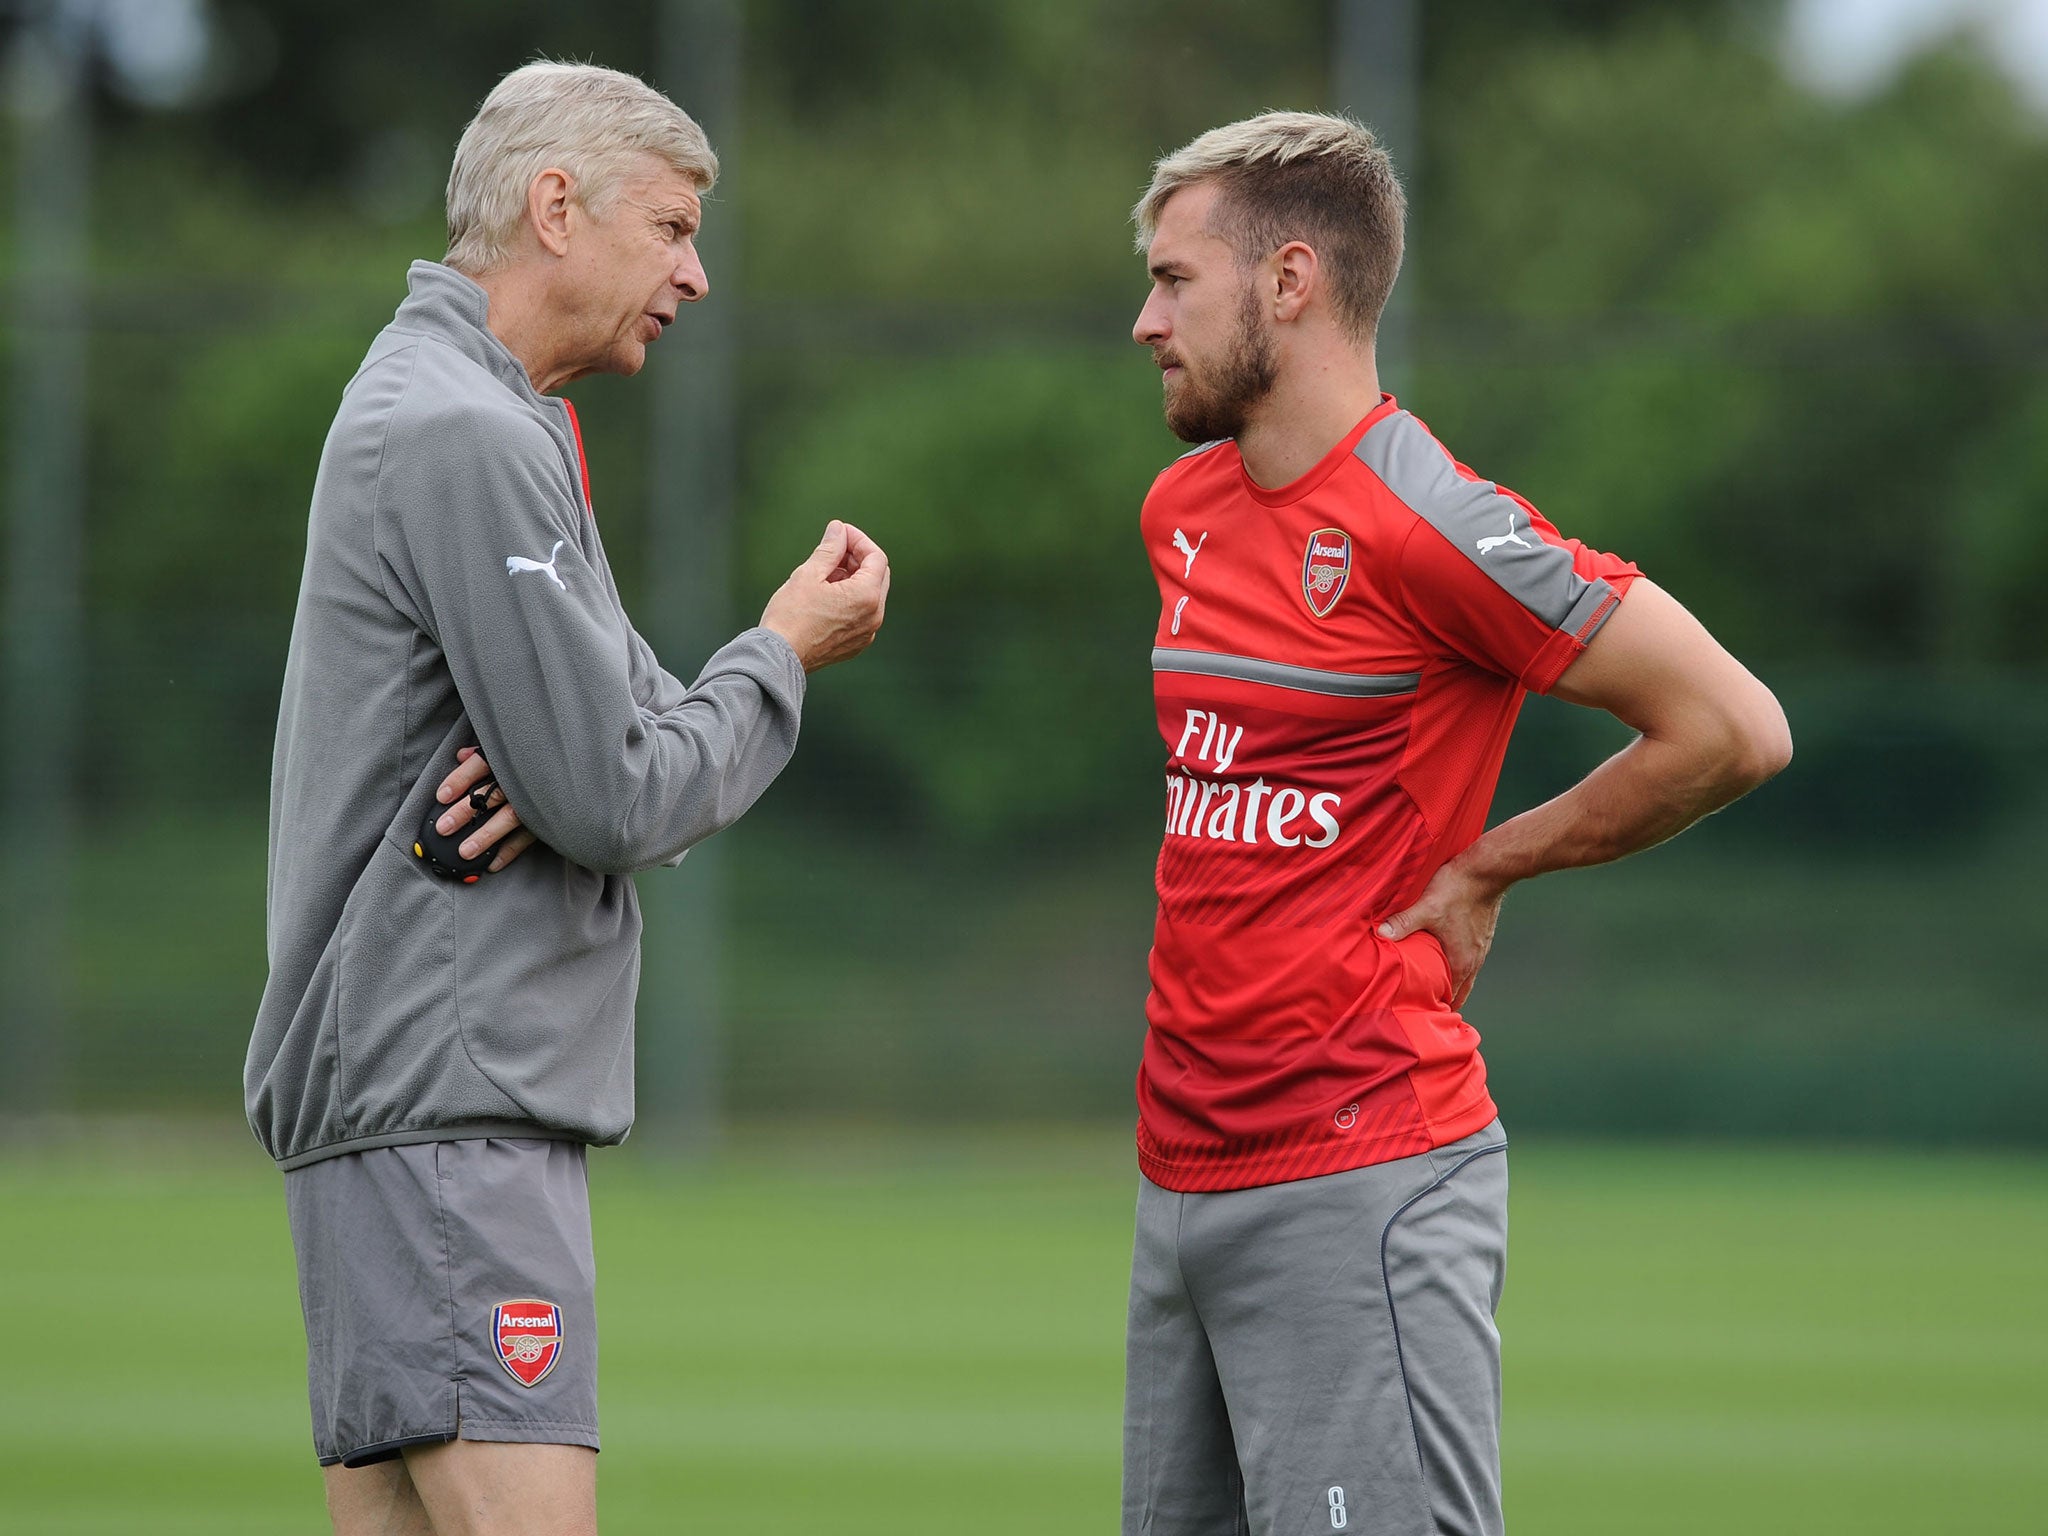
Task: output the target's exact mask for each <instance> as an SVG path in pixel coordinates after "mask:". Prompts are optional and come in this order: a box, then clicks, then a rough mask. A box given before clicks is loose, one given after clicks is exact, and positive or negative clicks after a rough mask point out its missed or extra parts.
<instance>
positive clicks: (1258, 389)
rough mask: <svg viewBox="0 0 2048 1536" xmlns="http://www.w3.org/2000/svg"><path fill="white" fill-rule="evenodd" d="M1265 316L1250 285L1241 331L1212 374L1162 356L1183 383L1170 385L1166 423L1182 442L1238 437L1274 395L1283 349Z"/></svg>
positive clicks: (1171, 356) (1239, 320) (1240, 313)
mask: <svg viewBox="0 0 2048 1536" xmlns="http://www.w3.org/2000/svg"><path fill="white" fill-rule="evenodd" d="M1263 318H1264V317H1263V314H1262V312H1261V311H1260V309H1259V301H1258V295H1257V294H1256V293H1254V292H1253V290H1252V287H1251V285H1250V284H1246V285H1245V290H1244V303H1243V305H1242V306H1241V307H1240V308H1239V310H1238V314H1237V333H1236V334H1235V335H1234V336H1232V337H1231V338H1230V349H1229V350H1228V351H1227V352H1225V353H1224V355H1223V357H1222V359H1221V360H1220V361H1219V362H1218V363H1217V364H1216V366H1215V371H1214V377H1207V376H1205V374H1197V373H1196V372H1195V370H1194V369H1193V368H1191V367H1189V366H1188V364H1187V361H1186V359H1185V358H1182V357H1179V356H1177V355H1175V354H1171V353H1169V354H1167V356H1166V357H1165V358H1164V359H1163V361H1166V362H1172V363H1178V364H1180V366H1181V369H1182V372H1181V377H1180V382H1179V384H1177V385H1175V384H1169V385H1167V387H1166V425H1167V427H1168V429H1169V430H1170V431H1172V433H1173V435H1174V436H1175V437H1177V438H1179V439H1180V440H1181V441H1182V442H1184V443H1211V442H1216V441H1218V440H1220V439H1222V438H1226V437H1236V436H1237V435H1238V434H1239V433H1240V432H1242V431H1244V428H1245V421H1246V419H1247V418H1248V417H1249V416H1250V414H1251V410H1252V407H1253V406H1255V405H1257V404H1258V403H1259V402H1260V401H1261V400H1263V399H1265V398H1266V396H1267V395H1269V394H1271V393H1272V390H1273V380H1274V379H1275V377H1276V376H1277V375H1278V373H1279V370H1280V359H1279V348H1278V347H1276V346H1275V345H1274V342H1273V335H1272V333H1271V332H1270V331H1268V330H1267V329H1266V328H1265V326H1264V325H1263V324H1262V321H1263Z"/></svg>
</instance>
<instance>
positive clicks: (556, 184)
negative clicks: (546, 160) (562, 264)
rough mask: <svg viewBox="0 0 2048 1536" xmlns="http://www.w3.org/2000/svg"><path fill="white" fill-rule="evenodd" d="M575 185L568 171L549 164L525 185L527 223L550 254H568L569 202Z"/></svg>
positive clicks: (534, 235)
mask: <svg viewBox="0 0 2048 1536" xmlns="http://www.w3.org/2000/svg"><path fill="white" fill-rule="evenodd" d="M575 189H576V183H575V181H574V180H573V179H572V178H571V177H570V175H569V173H568V172H567V171H564V170H559V169H557V168H556V167H554V166H549V167H548V168H547V169H546V170H544V171H542V172H541V173H540V174H539V175H538V176H536V177H534V178H533V182H532V184H531V185H529V186H528V187H527V189H526V224H527V227H528V228H529V229H531V230H532V231H533V237H534V238H535V239H536V240H538V241H539V242H540V246H541V249H542V250H544V251H546V252H547V253H548V254H549V255H550V256H566V255H568V254H569V205H570V203H571V202H572V201H573V198H572V194H573V193H574V191H575Z"/></svg>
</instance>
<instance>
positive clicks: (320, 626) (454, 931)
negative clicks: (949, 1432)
mask: <svg viewBox="0 0 2048 1536" xmlns="http://www.w3.org/2000/svg"><path fill="white" fill-rule="evenodd" d="M716 173H717V161H716V159H715V158H714V156H713V154H712V152H711V148H710V146H709V145H708V144H707V143H706V142H705V140H704V135H703V133H702V132H701V131H700V130H699V128H698V127H697V125H696V124H695V123H694V122H693V121H691V119H690V118H689V117H688V116H687V115H686V114H685V113H684V112H682V111H681V110H680V109H679V108H678V107H676V106H675V104H674V103H672V102H670V101H668V100H667V99H666V98H665V97H663V96H662V95H660V94H659V93H658V92H656V91H654V90H652V89H650V88H649V87H647V86H646V85H644V84H642V83H641V82H640V81H638V80H635V79H633V78H632V77H630V76H627V75H621V74H617V73H614V72H613V71H610V70H603V69H596V68H591V67H586V66H576V65H557V64H534V65H529V66H528V67H526V68H524V69H521V70H518V71H516V72H514V73H513V74H511V75H509V76H507V77H506V79H505V80H504V81H502V82H501V83H500V84H499V85H498V87H497V88H496V89H495V90H494V91H492V92H491V94H490V96H489V98H488V99H487V100H486V101H485V102H484V104H483V106H482V108H481V109H480V110H479V111H478V113H477V115H476V117H475V119H474V121H472V122H471V123H470V125H469V127H468V129H467V130H466V131H465V132H464V134H463V136H462V140H461V143H460V145H459V146H458V147H457V150H456V154H455V165H454V170H453V173H452V174H451V176H450V178H449V184H448V221H449V237H450V238H449V250H448V255H447V260H446V263H445V264H437V263H433V262H416V263H415V264H414V265H413V268H412V271H411V274H410V293H409V295H408V297H407V298H406V300H405V302H404V303H403V304H401V305H400V306H399V309H398V312H397V315H396V316H395V318H394V319H393V320H392V322H391V324H390V325H389V326H387V327H386V328H385V330H384V331H383V332H382V333H381V334H380V335H379V336H378V337H377V339H376V341H375V342H374V343H373V344H372V345H371V347H370V351H369V355H368V356H367V357H366V358H365V359H364V362H363V365H362V367H361V369H360V370H359V371H358V372H357V374H356V376H355V378H354V380H353V381H352V382H351V383H350V384H349V386H348V389H347V391H346V392H345V394H344V395H343V398H342V403H341V407H340V410H339V412H338V413H337V415H336V417H335V421H334V426H333V429H332V431H331V432H330V434H329V436H328V440H327V446H326V450H325V452H324V453H323V454H322V456H321V462H320V471H319V476H318V479H317V481H316V483H315V486H314V491H313V503H312V513H311V520H310V526H309V531H308V538H307V554H306V568H305V576H304V581H303V584H302V587H301V590H300V595H299V605H298V615H297V620H296V622H295V624H294V627H293V633H292V645H291V654H290V659H289V662H288V664H287V668H286V675H285V686H284V699H283V705H282V709H281V712H280V716H279V722H278V735H277V752H276V758H275V763H274V767H273V778H272V802H271V806H272V809H271V840H270V888H269V948H270V980H269V985H268V987H267V988H266V990H265V993H264V997H263V1002H262V1007H261V1011H260V1013H259V1015H258V1018H257V1022H256V1029H255V1035H254V1039H253V1040H252V1041H251V1044H250V1049H249V1059H248V1065H247V1070H246V1092H247V1099H248V1110H249V1118H250V1122H251V1124H252V1126H253V1127H254V1128H255V1131H256V1133H257V1136H258V1138H259V1139H260V1140H261V1141H262V1143H263V1145H264V1147H265V1148H266V1149H267V1150H268V1151H269V1152H270V1154H271V1155H272V1156H273V1157H274V1158H275V1159H276V1160H277V1162H278V1164H279V1166H280V1167H281V1168H282V1169H284V1170H285V1194H286V1202H287V1206H288V1208H289V1212H290V1218H291V1228H292V1236H293V1242H294V1245H295V1248H296V1251H297V1257H298V1266H299V1283H300V1295H301V1300H302V1302H303V1304H304V1309H305V1320H306V1334H307V1343H308V1355H309V1373H308V1374H309V1382H310V1387H311V1395H312V1408H313V1434H314V1444H315V1448H316V1450H317V1452H318V1455H319V1458H320V1461H321V1464H322V1465H323V1466H324V1467H325V1468H326V1469H327V1470H326V1479H327V1495H328V1507H329V1510H330V1513H331V1515H332V1517H333V1520H334V1525H335V1529H336V1531H337V1532H339V1533H341V1536H356V1533H368V1532H373V1531H374V1532H390V1531H403V1532H429V1531H438V1532H442V1533H444V1536H445V1533H452V1532H458V1531H459V1532H479V1533H484V1532H489V1533H510V1532H525V1531H533V1532H546V1533H549V1536H565V1533H572V1532H587V1531H594V1530H595V1528H596V1497H595V1460H596V1457H595V1452H596V1449H597V1444H598V1430H597V1381H596V1364H597V1327H596V1317H595V1313H594V1310H593V1298H592V1285H593V1270H592V1259H591V1241H590V1218H589V1208H588V1203H587V1195H586V1186H585V1172H584V1150H585V1146H586V1145H587V1144H591V1143H595V1144H600V1145H602V1144H609V1143H614V1142H617V1141H620V1140H621V1139H623V1138H624V1137H625V1135H626V1132H627V1130H628V1128H629V1126H630V1125H631V1122H632V1112H633V1093H632V1088H633V1002H634V992H635V988H636V985H637V982H638V974H639V935H640V914H639V909H638V906H637V904H636V901H635V897H634V889H633V883H632V881H631V879H630V878H628V877H629V876H630V875H631V873H632V872H633V871H635V870H639V869H645V868H648V867H650V866H654V865H659V864H664V863H672V862H674V861H676V860H677V859H679V858H680V857H681V856H682V854H683V852H684V850H686V849H687V848H689V847H690V846H691V845H692V844H694V843H696V842H698V841H700V840H702V839H703V838H705V837H708V836H710V835H711V834H712V833H714V832H716V831H718V830H719V829H720V828H722V827H724V826H727V825H729V824H730V823H731V822H733V821H734V820H736V819H737V818H738V817H739V816H740V815H741V814H742V813H743V812H744V811H745V810H746V809H747V807H748V806H749V805H751V804H752V803H753V801H754V800H755V799H756V797H758V796H759V795H760V794H761V792H762V791H763V790H764V789H766V788H767V786H768V784H769V783H770V782H771V781H772V780H773V779H774V777H775V775H776V774H777V773H778V772H779V771H780V770H781V768H782V766H783V764H784V763H785V762H787V761H788V759H789V756H790V754H791V752H792V751H793V750H794V748H795V745H796V736H797V723H798V714H799V710H800V707H801V704H802V701H803V695H804V687H805V675H806V673H808V672H811V671H814V670H816V669H817V668H819V667H822V666H826V665H829V664H831V663H833V662H836V661H840V660H843V659H845V658H847V657H850V656H852V655H854V654H856V653H857V652H859V651H860V650H861V649H862V648H863V647H865V646H866V645H867V644H868V642H869V641H870V640H871V639H872V638H873V636H874V634H875V631H876V629H877V628H878V626H879V625H880V623H881V620H882V610H883V604H884V600H885V598H886V595H887V591H888V584H889V573H888V564H887V561H886V559H885V557H884V555H883V553H882V551H881V550H880V549H879V548H878V547H877V546H876V545H875V544H874V543H873V541H871V540H870V539H868V538H867V537H866V536H865V535H864V534H862V533H861V532H860V531H859V530H858V529H855V528H852V527H850V526H848V525H846V524H842V523H837V522H834V523H832V524H830V525H829V526H828V527H827V529H826V530H825V536H824V539H823V541H822V542H821V543H820V544H819V546H818V548H817V549H816V550H815V551H814V552H813V553H812V554H811V556H810V558H809V559H807V560H806V561H805V562H804V563H803V564H802V565H801V566H799V567H798V568H797V570H796V571H795V573H794V574H793V575H792V576H791V577H790V579H789V581H788V582H787V583H785V584H784V585H783V586H782V587H781V588H780V589H779V590H778V591H777V592H776V593H775V594H774V596H773V597H772V598H771V599H770V600H769V603H768V606H767V609H766V611H765V612H764V613H763V614H762V617H761V623H760V625H759V626H758V627H757V628H754V629H750V630H748V631H747V632H745V633H744V634H742V635H740V636H739V637H738V638H736V639H734V640H733V641H732V642H731V643H730V644H728V645H726V646H725V647H724V648H723V649H722V650H720V651H719V652H718V653H717V654H716V655H714V656H713V657H712V658H711V659H710V661H709V662H707V663H706V664H705V666H704V669H703V671H702V672H701V673H700V674H699V676H698V677H697V680H696V681H695V682H694V683H692V684H689V685H687V686H686V685H685V684H683V683H682V682H680V681H679V680H678V679H676V678H675V677H673V676H671V675H670V674H669V673H667V672H665V671H664V670H663V669H662V667H661V666H660V664H659V663H658V662H657V661H656V659H655V657H654V654H653V652H652V651H651V650H650V649H649V648H648V646H647V644H646V642H645V641H643V640H642V639H641V638H640V636H639V635H638V634H637V633H636V632H635V630H634V628H633V625H632V624H631V622H630V621H629V620H628V618H627V616H626V612H625V609H624V608H623V606H622V605H621V603H620V601H619V595H618V590H617V588H616V586H615V585H614V584H613V581H612V575H611V571H610V568H609V566H608V564H607V562H606V559H605V554H604V548H603V544H602V542H601V541H600V538H599V534H598V526H597V522H596V520H595V517H594V514H593V511H592V508H591V503H590V490H589V486H590V480H589V473H588V469H587V466H586V464H585V462H584V459H583V450H582V442H581V438H580V435H579V432H578V428H577V424H576V416H575V412H574V411H573V410H572V409H571V407H570V406H569V404H568V403H567V402H566V401H564V400H562V399H560V398H558V397H557V396H556V395H555V394H554V393H553V392H554V391H555V390H557V389H559V388H560V387H561V386H562V385H564V384H567V383H569V382H570V381H571V380H574V379H578V378H581V377H583V376H585V375H587V374H591V373H600V372H604V373H621V374H632V373H636V372H637V371H638V370H639V369H640V367H641V365H642V364H643V362H644V361H645V360H646V354H647V348H648V347H649V346H650V345H652V344H654V342H655V341H656V340H657V339H658V338H659V337H660V336H661V335H662V333H663V332H664V331H665V330H666V329H667V328H668V326H669V325H670V324H671V323H672V322H673V321H674V320H675V318H676V314H677V311H678V309H679V307H680V306H681V305H683V304H687V303H694V302H695V301H696V300H698V299H700V298H702V297H703V296H704V294H705V292H706V289H707V286H708V285H707V282H706V278H705V274H704V269H703V267H702V265H701V263H700V262H699V260H698V258H697V254H696V251H695V247H694V244H693V239H694V236H695V234H696V231H697V228H698V224H699V220H700V219H701V217H702V211H703V210H702V201H701V199H702V197H703V195H704V193H705V192H706V191H707V190H708V189H709V188H710V186H711V184H712V181H713V178H714V177H715V175H716ZM472 791H474V793H471V792H472ZM486 796H487V797H488V798H485V797H486ZM472 805H475V806H476V807H477V812H485V813H490V814H489V816H488V820H487V821H485V822H483V823H481V824H476V825H468V826H466V827H465V824H466V823H468V822H469V821H470V818H471V817H472V815H473V814H476V812H472V809H471V807H472ZM444 806H445V807H449V808H448V809H447V810H445V811H443V812H442V814H441V815H440V816H439V818H438V819H439V824H440V828H441V830H443V831H445V832H449V833H451V834H455V835H458V836H460V837H462V838H463V839H464V841H463V842H462V844H461V846H460V848H458V849H452V850H451V849H442V850H440V851H439V856H438V857H437V858H433V859H430V858H429V857H428V854H429V853H430V852H432V851H433V850H431V849H430V848H429V847H428V846H427V845H428V844H429V843H431V842H432V841H433V839H432V836H431V834H430V833H429V832H427V830H426V823H427V821H428V818H429V817H431V816H433V815H434V814H435V812H437V811H441V809H442V807H444ZM522 855H523V856H522ZM472 859H474V860H476V861H478V862H483V861H488V862H487V866H486V867H487V869H488V872H485V873H481V874H480V875H479V876H478V877H477V878H474V879H469V878H467V875H468V873H469V871H468V870H467V869H466V868H465V867H464V861H466V860H472ZM448 876H452V878H449V877H448Z"/></svg>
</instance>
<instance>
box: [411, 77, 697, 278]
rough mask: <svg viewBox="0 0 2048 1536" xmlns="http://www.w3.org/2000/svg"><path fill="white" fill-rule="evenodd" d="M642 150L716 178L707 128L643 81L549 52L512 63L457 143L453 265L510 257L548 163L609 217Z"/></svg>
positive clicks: (476, 269) (485, 267)
mask: <svg viewBox="0 0 2048 1536" xmlns="http://www.w3.org/2000/svg"><path fill="white" fill-rule="evenodd" d="M642 155H652V156H654V157H655V158H656V159H658V160H660V161H662V162H664V163H665V164H667V165H669V166H671V167H673V168H674V169H675V170H677V171H680V172H681V173H682V174H683V175H685V176H687V177H689V178H690V180H691V181H693V182H694V183H696V186H697V190H698V191H699V192H708V191H710V190H711V186H712V183H714V182H715V181H717V180H718V156H717V155H715V154H713V153H712V151H711V145H710V143H709V142H708V141H707V140H706V139H705V137H704V130H703V129H702V128H699V127H698V126H697V124H696V122H695V120H694V119H692V118H691V116H690V114H689V113H687V112H685V111H684V110H683V109H682V108H681V107H679V106H677V105H676V104H675V103H674V102H672V101H670V100H669V99H668V98H667V97H666V96H664V95H662V94H661V92H659V91H657V90H655V89H654V87H653V86H651V85H648V84H647V83H646V82H645V81H643V80H639V79H636V78H635V77H634V76H632V75H627V74H621V73H620V72H619V71H618V70H615V69H600V68H599V67H598V66H596V65H595V64H558V63H554V62H552V61H549V60H545V59H542V60H537V61H535V62H534V63H532V64H528V65H525V66H523V67H522V68H519V69H515V70H513V71H512V73H511V74H509V75H507V76H506V77H505V78H504V79H502V80H500V81H499V82H498V83H497V85H496V86H495V87H494V88H493V89H492V91H491V94H490V95H488V96H486V97H485V98H484V103H483V105H482V106H480V107H478V108H477V112H476V116H475V117H473V118H471V119H470V121H469V126H468V127H467V128H465V129H463V130H462V140H461V142H460V143H458V144H457V145H456V146H455V164H454V166H453V167H452V168H451V169H450V170H449V172H448V255H447V257H446V258H445V259H446V260H447V263H448V265H449V266H451V267H454V268H456V269H457V270H458V271H462V272H467V273H469V274H471V275H472V276H478V275H481V274H483V273H486V272H489V271H491V270H492V269H493V268H495V267H498V266H501V265H503V264H504V263H505V262H506V261H508V260H509V259H511V256H512V252H513V249H514V239H515V237H516V235H517V233H518V230H519V225H520V222H521V220H523V219H524V218H525V217H526V195H527V190H528V189H529V188H530V187H531V186H532V185H533V178H534V177H536V176H538V175H539V174H540V173H541V172H542V171H544V170H548V169H550V168H553V169H557V170H561V171H565V172H567V173H568V175H569V176H570V177H571V179H572V181H573V184H574V194H575V197H576V200H577V201H578V202H580V203H582V204H583V206H584V207H585V208H587V209H589V210H590V212H591V213H593V214H595V215H597V216H599V217H603V215H604V214H605V213H606V212H608V211H609V209H610V207H611V204H612V202H613V200H614V199H615V198H616V197H617V196H618V192H619V186H620V183H621V182H622V181H623V180H624V179H625V178H626V177H627V176H628V175H630V174H631V172H632V170H633V166H634V162H635V160H636V159H638V158H639V157H640V156H642Z"/></svg>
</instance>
